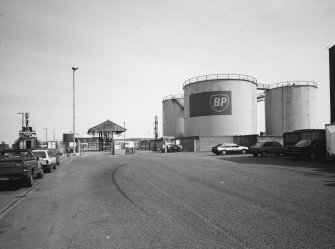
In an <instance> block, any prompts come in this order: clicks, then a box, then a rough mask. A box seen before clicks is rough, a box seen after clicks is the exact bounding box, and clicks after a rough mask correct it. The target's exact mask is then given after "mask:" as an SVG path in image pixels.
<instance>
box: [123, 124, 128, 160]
mask: <svg viewBox="0 0 335 249" xmlns="http://www.w3.org/2000/svg"><path fill="white" fill-rule="evenodd" d="M123 128H124V131H123V140H124V153H125V154H126V153H127V151H126V122H123Z"/></svg>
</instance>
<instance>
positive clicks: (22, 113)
mask: <svg viewBox="0 0 335 249" xmlns="http://www.w3.org/2000/svg"><path fill="white" fill-rule="evenodd" d="M17 114H21V115H22V128H21V129H22V131H23V119H24V112H18V113H17Z"/></svg>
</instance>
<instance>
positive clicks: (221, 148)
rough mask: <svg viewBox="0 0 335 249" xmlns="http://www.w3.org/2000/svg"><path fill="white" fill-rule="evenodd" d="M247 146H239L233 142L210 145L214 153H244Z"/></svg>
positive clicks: (246, 150)
mask: <svg viewBox="0 0 335 249" xmlns="http://www.w3.org/2000/svg"><path fill="white" fill-rule="evenodd" d="M248 150H249V148H248V147H245V146H239V145H237V144H235V143H224V144H218V145H216V146H214V147H212V152H213V153H214V154H216V155H219V154H221V155H222V154H227V153H242V154H246V153H247V152H248Z"/></svg>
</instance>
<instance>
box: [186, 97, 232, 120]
mask: <svg viewBox="0 0 335 249" xmlns="http://www.w3.org/2000/svg"><path fill="white" fill-rule="evenodd" d="M189 101H190V102H189V103H190V117H198V116H213V115H232V96H231V91H214V92H203V93H195V94H191V95H190V100H189Z"/></svg>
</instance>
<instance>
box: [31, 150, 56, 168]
mask: <svg viewBox="0 0 335 249" xmlns="http://www.w3.org/2000/svg"><path fill="white" fill-rule="evenodd" d="M33 153H34V154H35V155H36V156H37V157H39V160H40V162H41V164H42V167H43V170H44V172H49V173H51V172H52V170H53V169H56V165H57V160H56V156H55V155H54V153H53V151H52V150H48V149H37V150H33Z"/></svg>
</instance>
